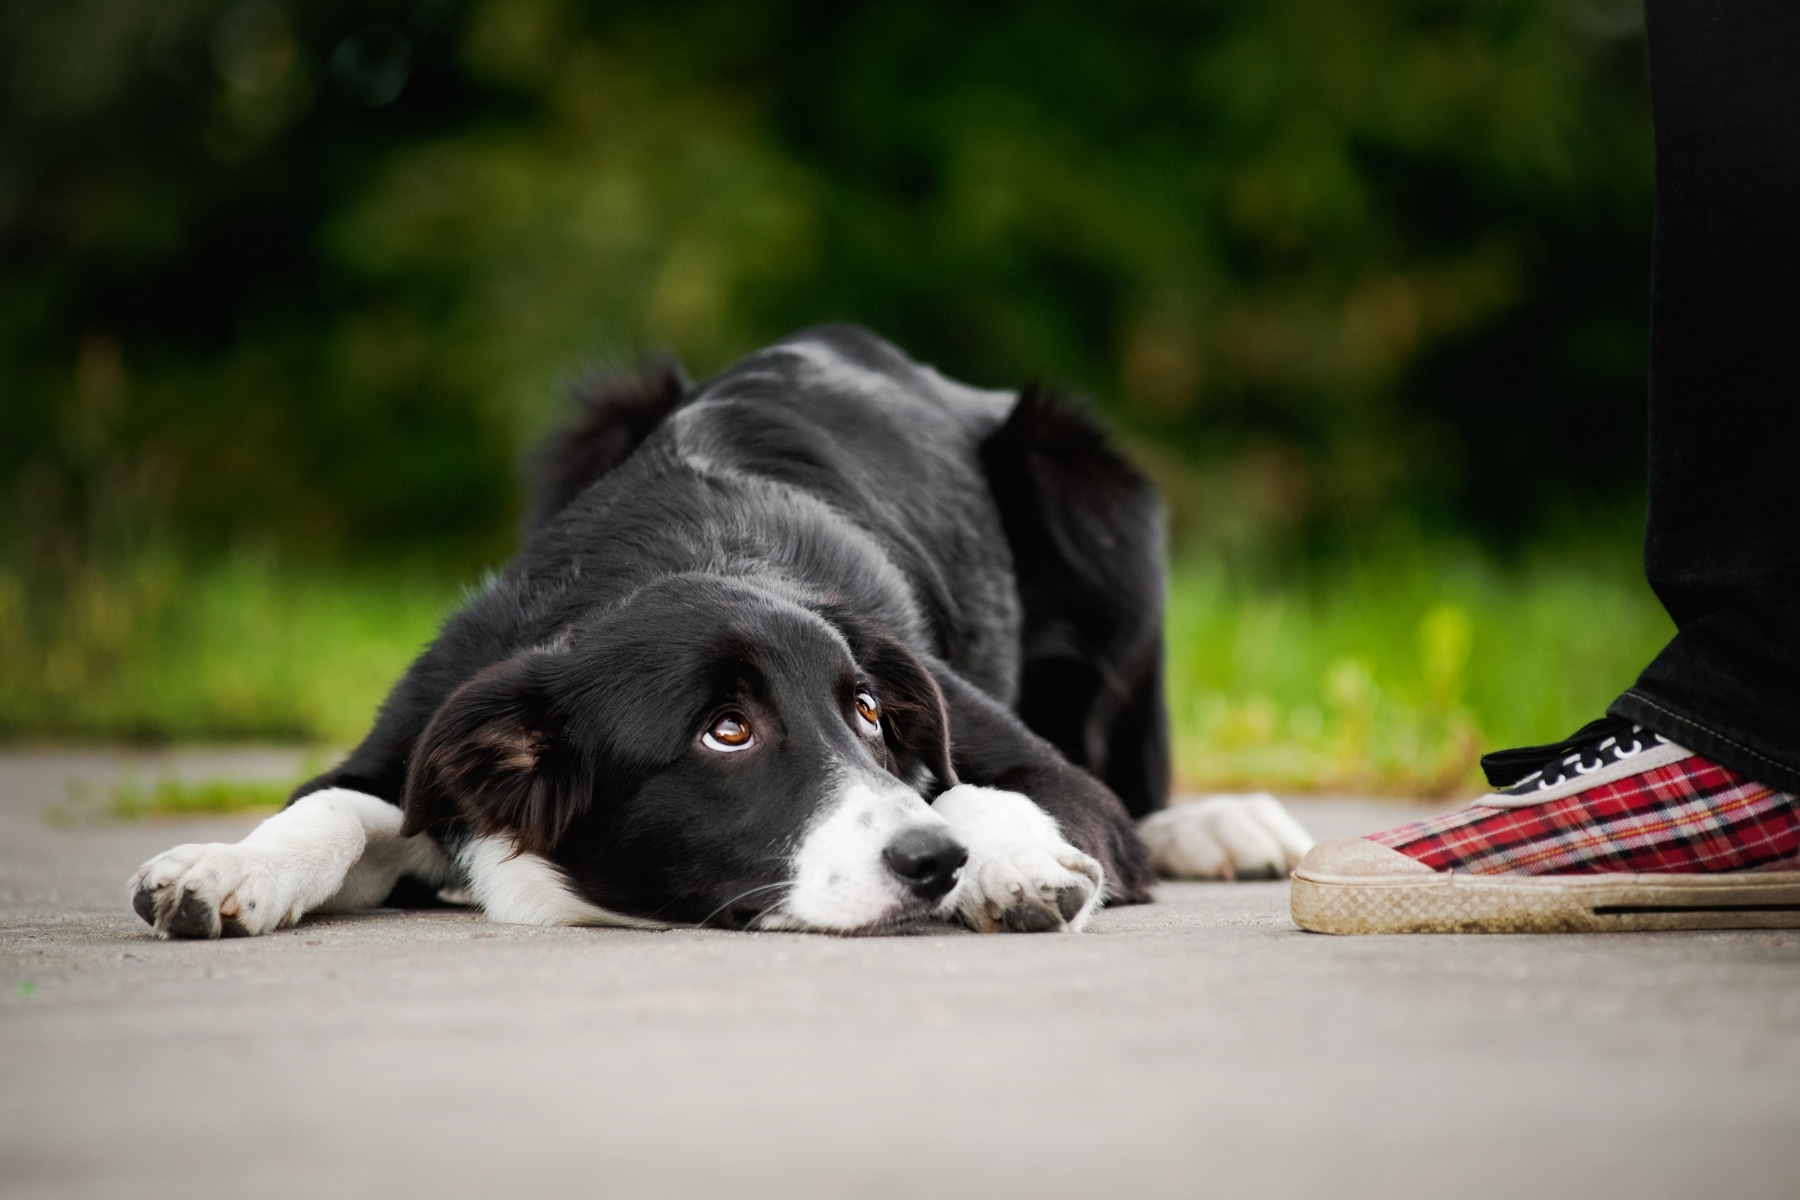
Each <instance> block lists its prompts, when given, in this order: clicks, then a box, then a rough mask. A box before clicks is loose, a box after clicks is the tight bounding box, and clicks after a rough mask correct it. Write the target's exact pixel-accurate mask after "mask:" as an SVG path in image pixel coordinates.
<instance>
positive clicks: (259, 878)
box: [129, 842, 300, 938]
mask: <svg viewBox="0 0 1800 1200" xmlns="http://www.w3.org/2000/svg"><path fill="white" fill-rule="evenodd" d="M268 859H269V855H268V854H266V853H265V852H263V851H259V850H256V849H252V848H249V847H246V846H241V845H228V844H226V843H223V842H211V843H207V844H205V845H200V844H189V845H186V846H177V847H175V848H174V849H173V850H165V851H164V852H163V853H161V854H159V855H157V856H156V857H155V858H153V859H151V860H150V861H149V862H147V863H145V864H144V865H143V866H141V867H139V868H138V871H137V874H136V875H134V876H132V879H131V883H130V884H129V890H130V892H131V907H132V910H133V911H135V912H136V913H137V915H138V916H140V917H142V918H143V919H144V920H145V922H147V923H148V924H149V925H150V927H151V928H152V929H154V930H156V932H157V935H158V936H159V937H166V938H216V937H246V936H251V935H254V934H259V933H268V932H269V931H270V930H272V929H279V928H281V927H282V926H284V925H291V924H293V923H294V922H295V921H297V920H298V919H299V918H300V910H299V907H298V906H297V905H296V904H295V903H294V902H293V900H294V898H293V897H292V896H284V895H283V892H284V891H286V890H288V889H283V888H282V886H281V884H280V881H279V879H278V878H277V872H275V871H274V870H273V869H271V864H270V862H269V861H268Z"/></svg>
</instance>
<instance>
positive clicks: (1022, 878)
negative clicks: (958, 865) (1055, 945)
mask: <svg viewBox="0 0 1800 1200" xmlns="http://www.w3.org/2000/svg"><path fill="white" fill-rule="evenodd" d="M932 807H933V808H934V809H936V810H937V811H938V813H939V814H940V815H941V816H943V818H944V819H945V820H947V821H949V822H950V827H951V828H952V829H953V830H955V831H956V837H957V840H958V841H960V842H962V844H963V845H964V846H966V847H967V848H968V851H969V861H968V862H967V863H966V864H964V866H963V869H962V875H961V876H960V878H959V879H958V880H957V884H956V887H955V888H953V889H952V890H951V892H950V894H949V895H948V896H946V897H944V902H943V905H942V907H941V909H940V911H941V912H943V913H944V914H945V915H946V916H955V917H957V918H960V919H961V920H962V921H963V922H964V923H965V924H967V925H969V926H970V927H971V928H974V929H978V930H980V931H982V932H983V933H999V932H1001V931H1003V930H1010V931H1012V932H1014V933H1049V932H1054V931H1056V930H1066V931H1067V932H1069V933H1079V932H1080V931H1081V929H1082V927H1083V926H1085V925H1086V924H1087V923H1088V918H1089V917H1091V916H1093V914H1094V910H1095V909H1097V908H1099V907H1100V900H1101V897H1102V895H1103V894H1104V891H1105V887H1106V872H1105V870H1104V869H1103V868H1102V867H1101V866H1100V863H1099V862H1098V861H1097V860H1096V859H1095V858H1094V857H1093V856H1092V855H1091V854H1085V853H1083V852H1082V851H1080V850H1078V849H1076V848H1075V847H1074V846H1072V845H1070V844H1069V843H1068V841H1067V840H1065V839H1064V838H1063V835H1062V831H1061V829H1059V828H1058V827H1057V823H1056V821H1055V820H1054V819H1052V818H1051V816H1050V814H1049V813H1046V812H1045V811H1044V810H1043V809H1042V808H1039V807H1038V806H1037V805H1036V804H1035V803H1033V802H1032V800H1031V798H1030V797H1028V796H1025V795H1021V794H1020V793H1018V792H1009V791H1003V790H1001V789H999V788H989V787H981V786H979V785H976V784H968V783H965V784H959V785H958V786H956V787H953V788H951V789H949V790H948V791H946V792H944V793H943V794H942V795H940V796H939V797H938V798H937V800H936V801H934V802H933V804H932Z"/></svg>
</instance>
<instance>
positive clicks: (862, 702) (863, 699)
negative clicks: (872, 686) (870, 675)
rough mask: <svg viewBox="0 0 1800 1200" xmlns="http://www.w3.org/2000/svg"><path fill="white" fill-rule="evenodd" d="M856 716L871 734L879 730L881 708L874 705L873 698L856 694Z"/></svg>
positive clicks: (865, 693) (863, 694) (865, 694)
mask: <svg viewBox="0 0 1800 1200" xmlns="http://www.w3.org/2000/svg"><path fill="white" fill-rule="evenodd" d="M856 715H857V716H859V717H861V718H862V720H863V724H865V725H867V726H868V727H869V728H868V732H870V733H873V732H875V731H876V730H878V729H880V728H881V706H880V705H879V704H877V703H875V697H873V696H871V695H869V693H867V692H858V693H856Z"/></svg>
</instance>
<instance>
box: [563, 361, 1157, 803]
mask: <svg viewBox="0 0 1800 1200" xmlns="http://www.w3.org/2000/svg"><path fill="white" fill-rule="evenodd" d="M577 398H578V400H579V401H580V406H581V412H580V417H579V419H578V420H577V421H576V422H575V423H573V424H572V425H571V426H570V427H569V428H568V429H567V430H566V431H565V432H564V433H562V434H560V435H558V437H556V438H555V439H553V440H552V441H551V442H550V443H548V444H547V445H546V447H545V448H544V449H543V450H542V451H541V452H540V455H539V458H538V462H539V464H540V478H539V480H538V485H537V501H536V503H535V504H534V505H533V509H532V511H533V520H532V524H531V528H536V527H538V526H540V525H542V524H543V523H544V522H545V521H547V520H549V519H550V518H551V517H552V516H554V515H555V514H556V513H557V512H558V511H560V510H561V509H562V508H564V507H565V506H566V505H567V504H568V503H569V502H570V501H572V500H573V499H574V498H575V497H576V496H578V495H580V494H581V492H582V491H584V490H585V489H586V488H587V487H589V486H591V485H592V484H593V483H594V482H596V481H597V480H599V479H600V478H601V477H602V476H603V475H605V473H606V472H607V471H609V470H611V469H612V468H613V467H615V466H617V465H618V464H619V463H621V462H623V461H624V460H625V459H626V458H628V457H629V456H630V455H631V453H632V452H633V451H634V450H635V449H636V448H637V447H638V445H639V444H640V443H642V442H643V441H644V440H645V439H646V438H648V437H649V436H650V435H651V434H652V432H654V431H655V430H656V429H657V428H658V427H659V426H660V425H661V424H662V423H663V422H664V421H665V420H666V419H667V418H668V417H669V416H670V414H672V413H674V412H676V410H677V409H681V408H683V407H684V406H687V407H689V408H690V409H691V411H689V412H688V413H685V414H684V416H683V417H682V419H681V421H680V424H681V426H682V429H681V431H680V435H679V436H680V439H681V441H682V443H683V446H684V448H685V449H686V450H687V451H688V452H690V453H700V454H703V455H704V456H706V457H707V458H709V459H711V460H713V461H715V462H716V463H718V464H719V465H720V466H722V467H730V468H732V469H737V470H742V471H746V472H750V473H753V474H756V475H760V476H763V477H765V478H770V479H774V480H779V481H781V482H783V483H785V484H789V485H792V486H794V487H796V488H800V489H803V490H805V491H807V492H809V493H810V494H813V495H816V496H820V497H821V498H824V499H826V500H827V501H828V502H830V503H832V504H833V505H834V506H836V507H838V508H839V509H841V510H842V511H845V512H848V513H852V514H855V515H856V516H857V518H858V520H859V522H860V523H862V524H863V525H864V526H865V528H868V529H869V530H870V531H871V532H872V533H874V534H875V535H876V536H878V537H879V538H880V539H881V540H882V542H883V543H884V548H885V549H886V551H887V553H888V554H889V555H890V556H892V557H893V558H894V559H895V561H896V562H898V563H899V564H900V565H901V566H902V568H903V570H904V571H905V572H906V574H907V575H908V577H909V579H910V582H911V583H912V585H913V588H914V590H915V592H916V593H917V595H918V598H919V600H920V601H921V603H922V604H923V605H924V606H925V608H926V610H927V616H928V618H929V621H930V624H931V625H932V626H933V627H934V628H935V629H936V630H937V631H938V632H939V636H940V639H941V640H942V642H943V644H942V645H940V646H939V647H936V649H937V650H938V651H939V652H940V653H942V654H943V655H944V657H946V658H947V659H949V660H950V661H952V662H954V663H955V664H956V665H957V666H958V667H959V669H961V670H963V671H964V672H965V673H966V674H967V675H968V676H969V678H970V679H971V681H972V682H977V683H978V684H979V685H981V686H982V687H983V688H984V690H986V691H988V692H989V694H990V695H992V696H994V698H995V699H997V700H1000V701H1001V702H1002V703H1005V704H1007V705H1008V706H1010V707H1015V708H1016V709H1017V711H1018V712H1019V714H1020V716H1021V717H1022V718H1023V719H1024V720H1025V723H1026V724H1027V725H1028V726H1029V727H1030V728H1031V729H1032V730H1033V731H1034V732H1036V733H1038V734H1039V735H1040V736H1042V737H1044V738H1045V739H1047V740H1048V741H1050V742H1051V743H1052V744H1054V745H1055V746H1056V747H1057V748H1058V749H1059V750H1061V751H1062V752H1063V754H1064V755H1065V756H1066V757H1068V758H1069V759H1070V761H1072V762H1074V763H1076V764H1078V765H1081V766H1084V767H1086V768H1088V769H1089V770H1090V771H1092V772H1093V773H1094V774H1095V775H1098V776H1100V777H1101V778H1102V779H1104V780H1105V781H1106V783H1107V784H1108V785H1109V786H1111V787H1112V788H1113V790H1114V791H1115V792H1117V793H1118V794H1119V796H1120V797H1121V799H1123V800H1124V802H1125V804H1126V807H1127V808H1128V809H1129V810H1130V811H1131V812H1132V813H1133V814H1134V815H1142V814H1143V813H1146V812H1150V811H1153V810H1154V809H1157V808H1160V807H1161V806H1162V804H1163V801H1164V797H1165V796H1166V793H1167V788H1168V777H1169V764H1168V753H1167V718H1166V715H1165V711H1166V710H1165V702H1164V698H1163V694H1162V639H1161V629H1162V584H1163V576H1162V552H1163V546H1162V523H1161V511H1160V507H1159V505H1158V503H1157V500H1156V495H1155V491H1154V489H1153V488H1152V487H1151V486H1150V484H1149V482H1148V481H1147V480H1146V479H1145V478H1144V477H1143V476H1142V474H1141V473H1139V472H1138V471H1137V470H1136V469H1135V468H1133V467H1132V466H1131V465H1130V463H1129V462H1127V461H1126V460H1125V459H1124V458H1123V457H1122V456H1120V455H1119V454H1118V453H1116V452H1115V451H1114V450H1113V449H1112V448H1111V447H1110V445H1109V444H1108V441H1107V439H1106V437H1105V435H1104V434H1103V433H1102V432H1101V431H1100V430H1099V429H1098V428H1097V427H1096V426H1095V425H1094V423H1093V422H1092V421H1091V420H1089V419H1088V418H1087V417H1085V416H1084V415H1082V414H1081V413H1080V412H1079V411H1077V410H1076V409H1074V408H1073V407H1071V406H1070V405H1068V404H1067V403H1065V402H1062V401H1059V400H1057V399H1055V398H1054V397H1052V396H1050V395H1048V394H1046V393H1045V392H1043V391H1041V390H1040V389H1037V388H1027V389H1026V390H1025V391H1024V392H1022V393H1017V394H1015V393H1012V392H999V391H984V390H980V389H976V388H971V387H968V386H966V385H963V384H959V383H956V382H954V381H951V380H948V379H946V378H945V377H943V376H942V375H940V374H938V372H936V371H935V370H933V369H931V368H929V367H925V366H921V365H920V364H918V363H915V362H914V361H913V360H911V359H910V358H908V357H906V355H904V354H903V353H901V352H900V351H899V350H898V349H896V348H895V347H894V346H892V345H891V344H890V343H888V342H886V341H884V340H882V339H881V338H878V337H876V336H875V335H873V334H871V333H869V332H868V331H866V330H863V329H859V328H856V327H854V326H844V325H837V326H825V327H822V328H819V329H815V330H808V331H806V332H803V333H800V334H796V335H795V336H793V337H791V338H788V339H786V340H785V341H782V342H779V343H777V344H775V345H774V346H771V347H770V348H769V349H767V350H765V351H763V352H761V353H759V354H757V355H754V356H752V357H750V358H748V359H746V360H744V361H743V362H741V363H739V364H737V365H736V366H735V367H733V368H732V369H731V370H730V371H728V372H726V373H725V374H723V375H721V376H719V377H718V378H716V379H714V380H710V381H708V382H707V383H706V384H705V385H703V386H702V387H700V388H695V387H693V385H691V384H689V383H688V382H687V380H686V378H685V376H683V375H682V374H681V372H680V369H679V367H677V366H676V365H675V364H673V363H672V362H667V361H665V362H661V363H657V364H655V365H653V366H651V367H650V368H647V369H646V370H645V371H643V372H641V373H639V374H636V375H627V376H618V377H614V378H611V379H607V380H603V381H601V382H599V383H598V384H596V385H594V386H591V387H589V388H587V389H585V390H584V391H583V392H582V393H580V394H579V395H578V397H577ZM921 498H924V500H925V501H927V502H924V503H922V502H921ZM996 519H997V522H998V523H997V525H996ZM996 534H999V536H996ZM996 544H999V545H1004V546H1006V547H1007V548H1008V549H1009V550H1010V552H1011V560H1012V561H1011V562H1005V561H995V559H994V555H993V547H994V546H995V545H996Z"/></svg>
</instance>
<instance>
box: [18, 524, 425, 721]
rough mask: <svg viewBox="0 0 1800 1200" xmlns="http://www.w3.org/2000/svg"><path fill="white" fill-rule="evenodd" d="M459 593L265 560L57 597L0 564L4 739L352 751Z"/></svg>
mask: <svg viewBox="0 0 1800 1200" xmlns="http://www.w3.org/2000/svg"><path fill="white" fill-rule="evenodd" d="M459 595H460V588H459V586H458V585H456V584H454V583H450V582H446V581H443V580H439V579H433V578H432V577H430V576H429V575H422V574H410V573H405V572H395V573H392V574H359V573H350V572H344V571H335V572H323V571H317V570H308V569H303V568H299V567H293V566H282V565H278V564H276V563H274V562H271V561H268V560H265V559H249V560H237V561H225V562H218V563H213V564H209V565H207V566H205V567H203V568H195V567H192V566H191V565H186V564H183V563H181V562H180V561H179V560H177V559H174V558H162V557H151V558H146V559H145V560H144V561H142V562H139V563H137V564H135V565H133V566H131V567H130V568H128V569H114V570H110V571H101V570H90V571H86V572H82V573H80V574H78V575H76V576H74V577H73V578H71V579H68V580H65V581H63V582H61V583H60V584H59V585H58V586H57V587H55V588H54V589H52V588H47V587H44V586H42V585H39V586H38V587H35V588H31V587H27V585H26V581H25V580H24V579H22V578H21V577H20V576H18V575H15V574H7V573H6V572H5V570H4V568H0V737H5V738H7V739H9V740H13V741H19V740H25V739H33V740H44V739H59V740H67V739H78V740H98V739H108V740H115V739H117V740H127V741H170V740H189V741H194V740H212V741H217V740H243V739H259V740H273V741H286V742H304V743H323V744H328V745H337V746H343V745H348V744H351V743H354V742H356V741H358V740H359V739H361V737H362V735H363V733H364V732H365V731H366V730H367V728H368V725H369V721H370V719H371V718H372V717H373V715H374V712H375V707H376V705H377V704H379V703H380V701H381V699H382V697H383V696H384V695H386V693H387V689H388V688H389V687H390V686H392V684H393V682H394V680H395V679H396V678H398V677H399V675H400V673H401V672H402V671H403V670H405V669H406V665H407V664H408V663H409V662H411V661H412V658H413V656H414V655H416V654H417V653H418V652H419V650H420V649H421V648H422V647H423V646H424V645H425V644H426V643H427V642H428V641H429V640H430V639H431V637H432V635H433V633H434V632H435V631H436V629H437V625H438V622H439V621H440V620H441V619H442V618H443V616H444V615H445V614H446V613H447V612H449V611H450V609H451V608H452V607H453V606H454V605H455V603H456V601H457V598H458V596H459Z"/></svg>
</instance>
